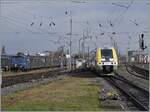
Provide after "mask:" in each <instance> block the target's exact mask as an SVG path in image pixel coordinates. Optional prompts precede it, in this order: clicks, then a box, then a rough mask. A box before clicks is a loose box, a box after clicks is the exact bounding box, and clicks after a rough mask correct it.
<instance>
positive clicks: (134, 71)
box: [125, 65, 149, 80]
mask: <svg viewBox="0 0 150 112" xmlns="http://www.w3.org/2000/svg"><path fill="white" fill-rule="evenodd" d="M125 68H126V71H127V72H128V73H129V74H131V75H134V76H136V77H139V78H142V79H145V80H149V72H148V71H147V70H145V69H142V68H140V69H139V68H136V67H135V66H132V65H125ZM130 69H131V70H130Z"/></svg>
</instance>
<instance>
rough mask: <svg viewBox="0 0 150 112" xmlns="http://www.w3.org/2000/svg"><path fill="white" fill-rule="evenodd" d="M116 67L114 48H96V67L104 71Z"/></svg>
mask: <svg viewBox="0 0 150 112" xmlns="http://www.w3.org/2000/svg"><path fill="white" fill-rule="evenodd" d="M117 67H118V57H117V52H116V50H115V48H113V47H112V48H97V50H96V69H97V70H98V71H103V72H105V73H110V72H114V71H116V70H117Z"/></svg>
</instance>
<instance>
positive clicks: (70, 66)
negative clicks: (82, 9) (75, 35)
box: [65, 11, 72, 70]
mask: <svg viewBox="0 0 150 112" xmlns="http://www.w3.org/2000/svg"><path fill="white" fill-rule="evenodd" d="M65 14H66V15H67V14H68V11H66V12H65ZM69 14H70V44H69V46H70V47H69V49H70V52H69V55H70V60H69V69H70V70H71V69H72V12H71V11H69Z"/></svg>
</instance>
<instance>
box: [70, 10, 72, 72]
mask: <svg viewBox="0 0 150 112" xmlns="http://www.w3.org/2000/svg"><path fill="white" fill-rule="evenodd" d="M70 16H71V18H70V70H71V69H72V13H71V11H70Z"/></svg>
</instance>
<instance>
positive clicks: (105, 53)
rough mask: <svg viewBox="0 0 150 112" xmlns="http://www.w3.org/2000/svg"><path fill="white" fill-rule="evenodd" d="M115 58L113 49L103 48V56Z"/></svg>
mask: <svg viewBox="0 0 150 112" xmlns="http://www.w3.org/2000/svg"><path fill="white" fill-rule="evenodd" d="M104 57H107V58H113V55H112V50H111V49H102V58H104Z"/></svg>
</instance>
